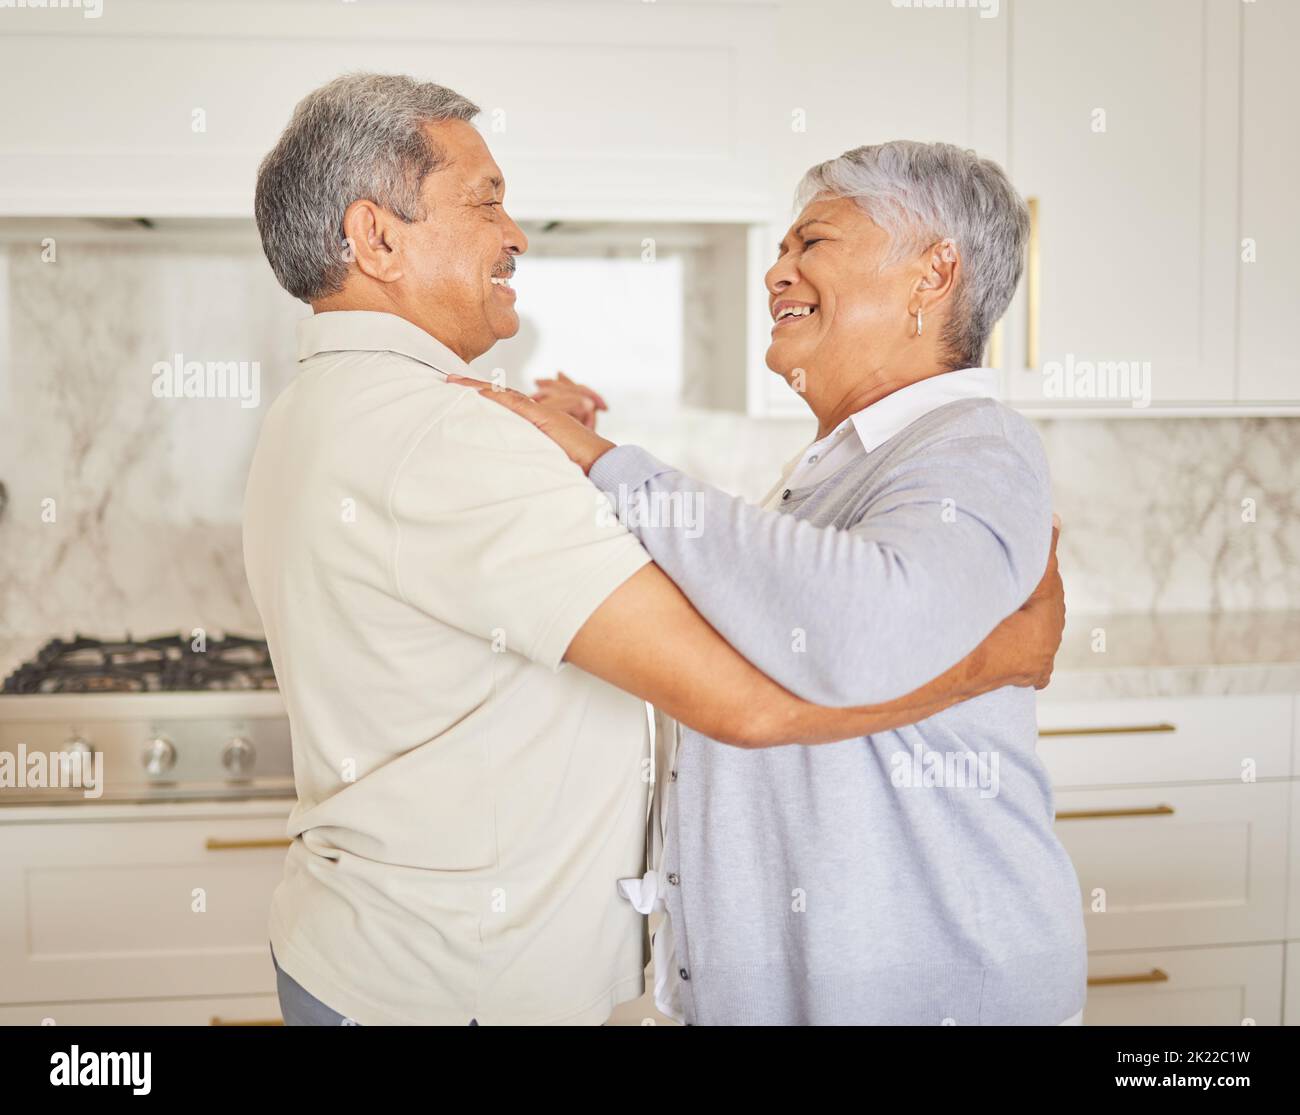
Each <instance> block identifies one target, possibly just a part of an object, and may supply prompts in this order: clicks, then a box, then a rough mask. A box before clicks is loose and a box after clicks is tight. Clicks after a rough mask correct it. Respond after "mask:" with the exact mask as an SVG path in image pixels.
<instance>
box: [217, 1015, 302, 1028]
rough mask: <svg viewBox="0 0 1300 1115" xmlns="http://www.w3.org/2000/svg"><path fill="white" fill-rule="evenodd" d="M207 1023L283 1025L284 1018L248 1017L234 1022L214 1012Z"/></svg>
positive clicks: (218, 1024)
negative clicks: (245, 1019)
mask: <svg viewBox="0 0 1300 1115" xmlns="http://www.w3.org/2000/svg"><path fill="white" fill-rule="evenodd" d="M208 1025H209V1026H283V1025H284V1019H282V1018H250V1019H248V1020H247V1021H244V1020H240V1021H238V1022H235V1021H232V1020H231V1019H228V1018H221V1017H219V1016H218V1015H215V1014H214V1015H213V1016H212V1018H211V1019H209V1021H208Z"/></svg>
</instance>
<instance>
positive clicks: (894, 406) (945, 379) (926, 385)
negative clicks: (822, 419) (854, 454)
mask: <svg viewBox="0 0 1300 1115" xmlns="http://www.w3.org/2000/svg"><path fill="white" fill-rule="evenodd" d="M997 393H998V372H997V369H996V368H962V369H960V370H959V371H956V372H944V373H943V374H942V375H937V376H930V377H929V378H928V379H923V380H919V381H917V382H916V383H909V384H908V385H907V386H906V387H902V388H899V390H897V391H895V392H894V393H893V394H891V395H886V396H885V397H884V398H883V399H877V400H876V401H875V402H874V403H872V404H871V405H870V406H869V407H865V408H864V409H862V410H860V411H858V413H857V414H855V415H853V416H852V417H850V418H849V419H848V421H850V422H852V423H853V428H854V429H855V430H857V432H858V437H859V439H860V440H861V441H862V447H863V448H864V449H865V450H866V451H867V452H868V453H870V452H872V451H873V450H875V449H877V448H879V447H880V446H882V445H884V444H885V442H887V441H888V440H889V439H890V438H891V437H893V436H894V435H895V434H899V433H902V432H903V430H905V429H907V427H908V426H910V425H911V424H912V423H913V422H915V421H916V420H917V419H918V418H921V417H923V416H925V415H927V414H929V413H930V411H932V410H938V409H939V407H941V406H946V405H947V404H948V403H955V402H957V401H958V400H960V399H995V398H997Z"/></svg>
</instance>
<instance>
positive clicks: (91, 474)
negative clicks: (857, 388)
mask: <svg viewBox="0 0 1300 1115" xmlns="http://www.w3.org/2000/svg"><path fill="white" fill-rule="evenodd" d="M35 244H36V247H33V241H32V240H30V239H26V240H23V239H20V238H17V237H14V236H12V235H11V236H10V237H9V238H8V242H7V243H2V244H0V483H2V484H3V485H4V494H5V496H7V503H6V504H5V505H3V506H0V554H3V561H2V563H0V641H3V640H5V639H8V640H10V641H12V640H14V639H23V640H26V639H37V640H38V641H39V639H43V638H44V637H47V636H50V635H54V634H63V635H70V634H72V633H73V632H74V631H80V632H83V633H86V634H95V635H99V636H105V637H110V636H111V637H118V636H122V635H124V634H126V633H127V632H130V633H132V634H134V635H136V636H149V635H155V634H161V633H172V632H176V631H188V630H190V629H192V628H194V627H203V628H205V629H208V630H211V631H236V632H241V633H248V632H256V631H257V630H259V629H260V625H259V621H258V617H257V613H256V610H255V609H254V608H253V606H252V602H251V600H250V598H249V594H248V590H247V586H246V584H245V582H244V577H243V567H242V560H241V546H240V528H239V515H240V505H241V501H242V496H243V485H244V478H245V473H246V468H247V464H248V460H249V456H250V454H251V451H252V447H253V444H254V442H255V439H256V433H257V427H258V424H259V422H260V420H261V415H262V414H263V413H265V409H266V407H267V406H268V405H269V404H270V403H271V401H272V400H273V399H274V398H275V396H276V394H277V393H278V392H279V391H280V390H282V389H283V387H284V386H285V385H286V384H287V383H288V381H289V379H290V378H291V377H292V375H293V371H294V364H293V352H294V337H293V324H294V321H295V319H296V318H297V317H299V316H301V315H302V314H303V313H304V312H306V310H305V308H304V307H302V306H301V305H299V304H298V303H297V302H295V301H294V300H292V299H290V298H289V297H288V296H287V295H285V294H284V293H283V292H282V291H280V290H279V288H278V287H277V286H276V285H275V283H274V280H273V279H272V278H271V276H270V274H269V272H268V269H267V268H266V266H265V263H264V261H263V260H262V259H261V256H260V253H259V252H258V250H257V246H256V243H255V242H252V241H244V240H232V241H230V242H221V243H212V244H203V243H199V242H195V243H191V244H189V245H188V246H183V245H182V246H178V245H176V244H164V245H161V246H160V245H158V244H157V243H156V242H150V241H148V240H147V238H146V239H145V240H144V242H143V243H141V244H140V245H131V244H126V245H124V244H123V243H122V242H120V240H114V241H113V242H112V243H111V244H98V245H97V244H94V243H85V244H76V243H72V244H67V245H61V246H60V248H59V251H60V255H59V257H58V259H57V262H54V263H47V262H43V261H42V259H41V251H40V247H39V237H38V238H37V239H36V241H35ZM177 353H180V354H183V356H184V358H185V359H187V360H191V359H193V360H200V361H223V362H224V361H234V362H248V363H250V364H251V363H252V362H256V363H257V364H258V366H259V368H260V371H261V379H260V400H259V405H258V406H256V407H245V406H242V405H241V403H240V401H239V400H238V399H189V400H186V399H166V398H164V399H159V398H156V397H154V394H153V392H152V390H151V388H152V385H153V374H152V369H153V368H154V365H155V364H156V363H157V362H158V361H170V360H172V359H174V357H175V355H176V354H177ZM596 386H600V385H599V384H597V385H596ZM611 402H612V404H613V409H612V410H611V413H610V414H609V415H608V417H607V419H606V420H605V421H604V425H603V427H602V428H603V429H604V431H605V432H606V433H607V434H608V435H609V436H611V437H613V438H614V439H615V440H619V441H637V442H638V443H641V444H643V445H645V446H646V447H647V448H649V449H650V450H651V451H652V452H655V453H656V454H657V455H659V456H660V457H663V458H664V459H666V460H668V461H671V462H673V463H674V464H678V465H680V466H681V467H683V468H685V469H686V470H687V471H689V472H692V473H693V474H695V475H698V476H699V477H701V478H702V479H705V480H707V481H709V482H711V483H714V484H717V485H719V486H721V487H723V488H726V489H728V490H731V491H734V492H738V493H740V494H743V495H746V496H749V497H752V498H757V497H759V496H760V495H762V494H763V492H764V491H766V489H767V488H768V487H769V486H770V484H771V483H772V482H773V481H774V480H775V478H776V476H777V473H778V470H779V468H780V466H781V464H782V462H783V461H785V460H786V459H787V458H788V457H790V456H791V455H792V454H793V453H795V452H797V451H798V450H799V449H800V448H801V447H802V445H803V444H804V443H805V442H806V441H807V440H808V438H809V436H810V434H811V424H810V423H807V422H799V421H790V420H770V421H759V420H754V419H750V418H746V417H743V416H741V415H737V414H731V413H726V412H718V411H706V410H699V409H683V408H681V407H677V406H674V405H670V404H668V403H666V402H661V403H658V404H656V403H653V402H652V401H645V400H640V401H638V402H637V403H636V405H623V406H620V404H619V402H618V401H617V400H613V399H612V400H611ZM1039 425H1040V429H1041V432H1042V435H1043V440H1044V443H1045V445H1046V447H1047V452H1048V456H1049V459H1050V461H1051V466H1052V472H1053V477H1054V484H1055V489H1056V503H1057V508H1058V510H1059V512H1060V514H1061V516H1062V517H1063V519H1064V520H1065V524H1066V529H1065V532H1064V534H1063V537H1062V543H1061V563H1062V567H1063V571H1064V574H1065V577H1066V581H1067V589H1068V593H1069V602H1070V607H1071V609H1072V610H1074V611H1079V612H1089V613H1104V612H1147V611H1159V612H1174V613H1177V612H1217V611H1233V612H1248V611H1270V610H1273V611H1276V610H1284V609H1300V505H1298V504H1297V493H1300V418H1271V419H1255V418H1242V419H1132V418H1125V419H1114V420H1092V419H1059V420H1046V421H1042V422H1040V424H1039Z"/></svg>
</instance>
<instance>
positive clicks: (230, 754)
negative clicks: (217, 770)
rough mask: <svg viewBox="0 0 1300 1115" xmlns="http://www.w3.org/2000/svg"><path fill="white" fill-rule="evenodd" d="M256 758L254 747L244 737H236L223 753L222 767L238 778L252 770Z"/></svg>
mask: <svg viewBox="0 0 1300 1115" xmlns="http://www.w3.org/2000/svg"><path fill="white" fill-rule="evenodd" d="M256 758H257V752H256V751H255V750H254V748H253V745H252V744H251V743H250V742H249V741H248V740H246V739H244V737H243V736H236V737H235V738H234V739H232V740H231V741H230V742H229V743H228V744H226V746H225V747H224V748H223V749H222V751H221V765H222V766H223V767H225V768H226V770H228V771H230V773H231V774H233V775H234V776H235V777H236V778H240V777H242V776H243V775H245V774H247V773H248V772H249V771H250V770H252V769H253V761H254V760H255V759H256Z"/></svg>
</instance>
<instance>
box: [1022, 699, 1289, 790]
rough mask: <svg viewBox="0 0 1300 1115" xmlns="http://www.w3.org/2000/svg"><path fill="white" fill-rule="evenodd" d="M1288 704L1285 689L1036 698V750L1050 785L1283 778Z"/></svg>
mask: <svg viewBox="0 0 1300 1115" xmlns="http://www.w3.org/2000/svg"><path fill="white" fill-rule="evenodd" d="M1292 707H1293V701H1292V698H1291V697H1290V696H1259V697H1179V698H1169V699H1152V700H1116V701H1052V700H1046V699H1044V700H1042V701H1040V702H1039V705H1038V731H1039V740H1038V754H1039V756H1040V757H1041V758H1042V760H1043V763H1044V764H1045V765H1046V767H1047V769H1048V772H1049V773H1050V774H1051V776H1052V784H1053V785H1054V786H1058V787H1067V786H1119V785H1137V784H1145V783H1153V784H1156V783H1168V782H1207V781H1212V782H1239V781H1241V779H1242V776H1243V772H1247V771H1249V772H1250V773H1253V776H1254V777H1255V778H1286V777H1288V776H1289V775H1290V773H1291V718H1292Z"/></svg>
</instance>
